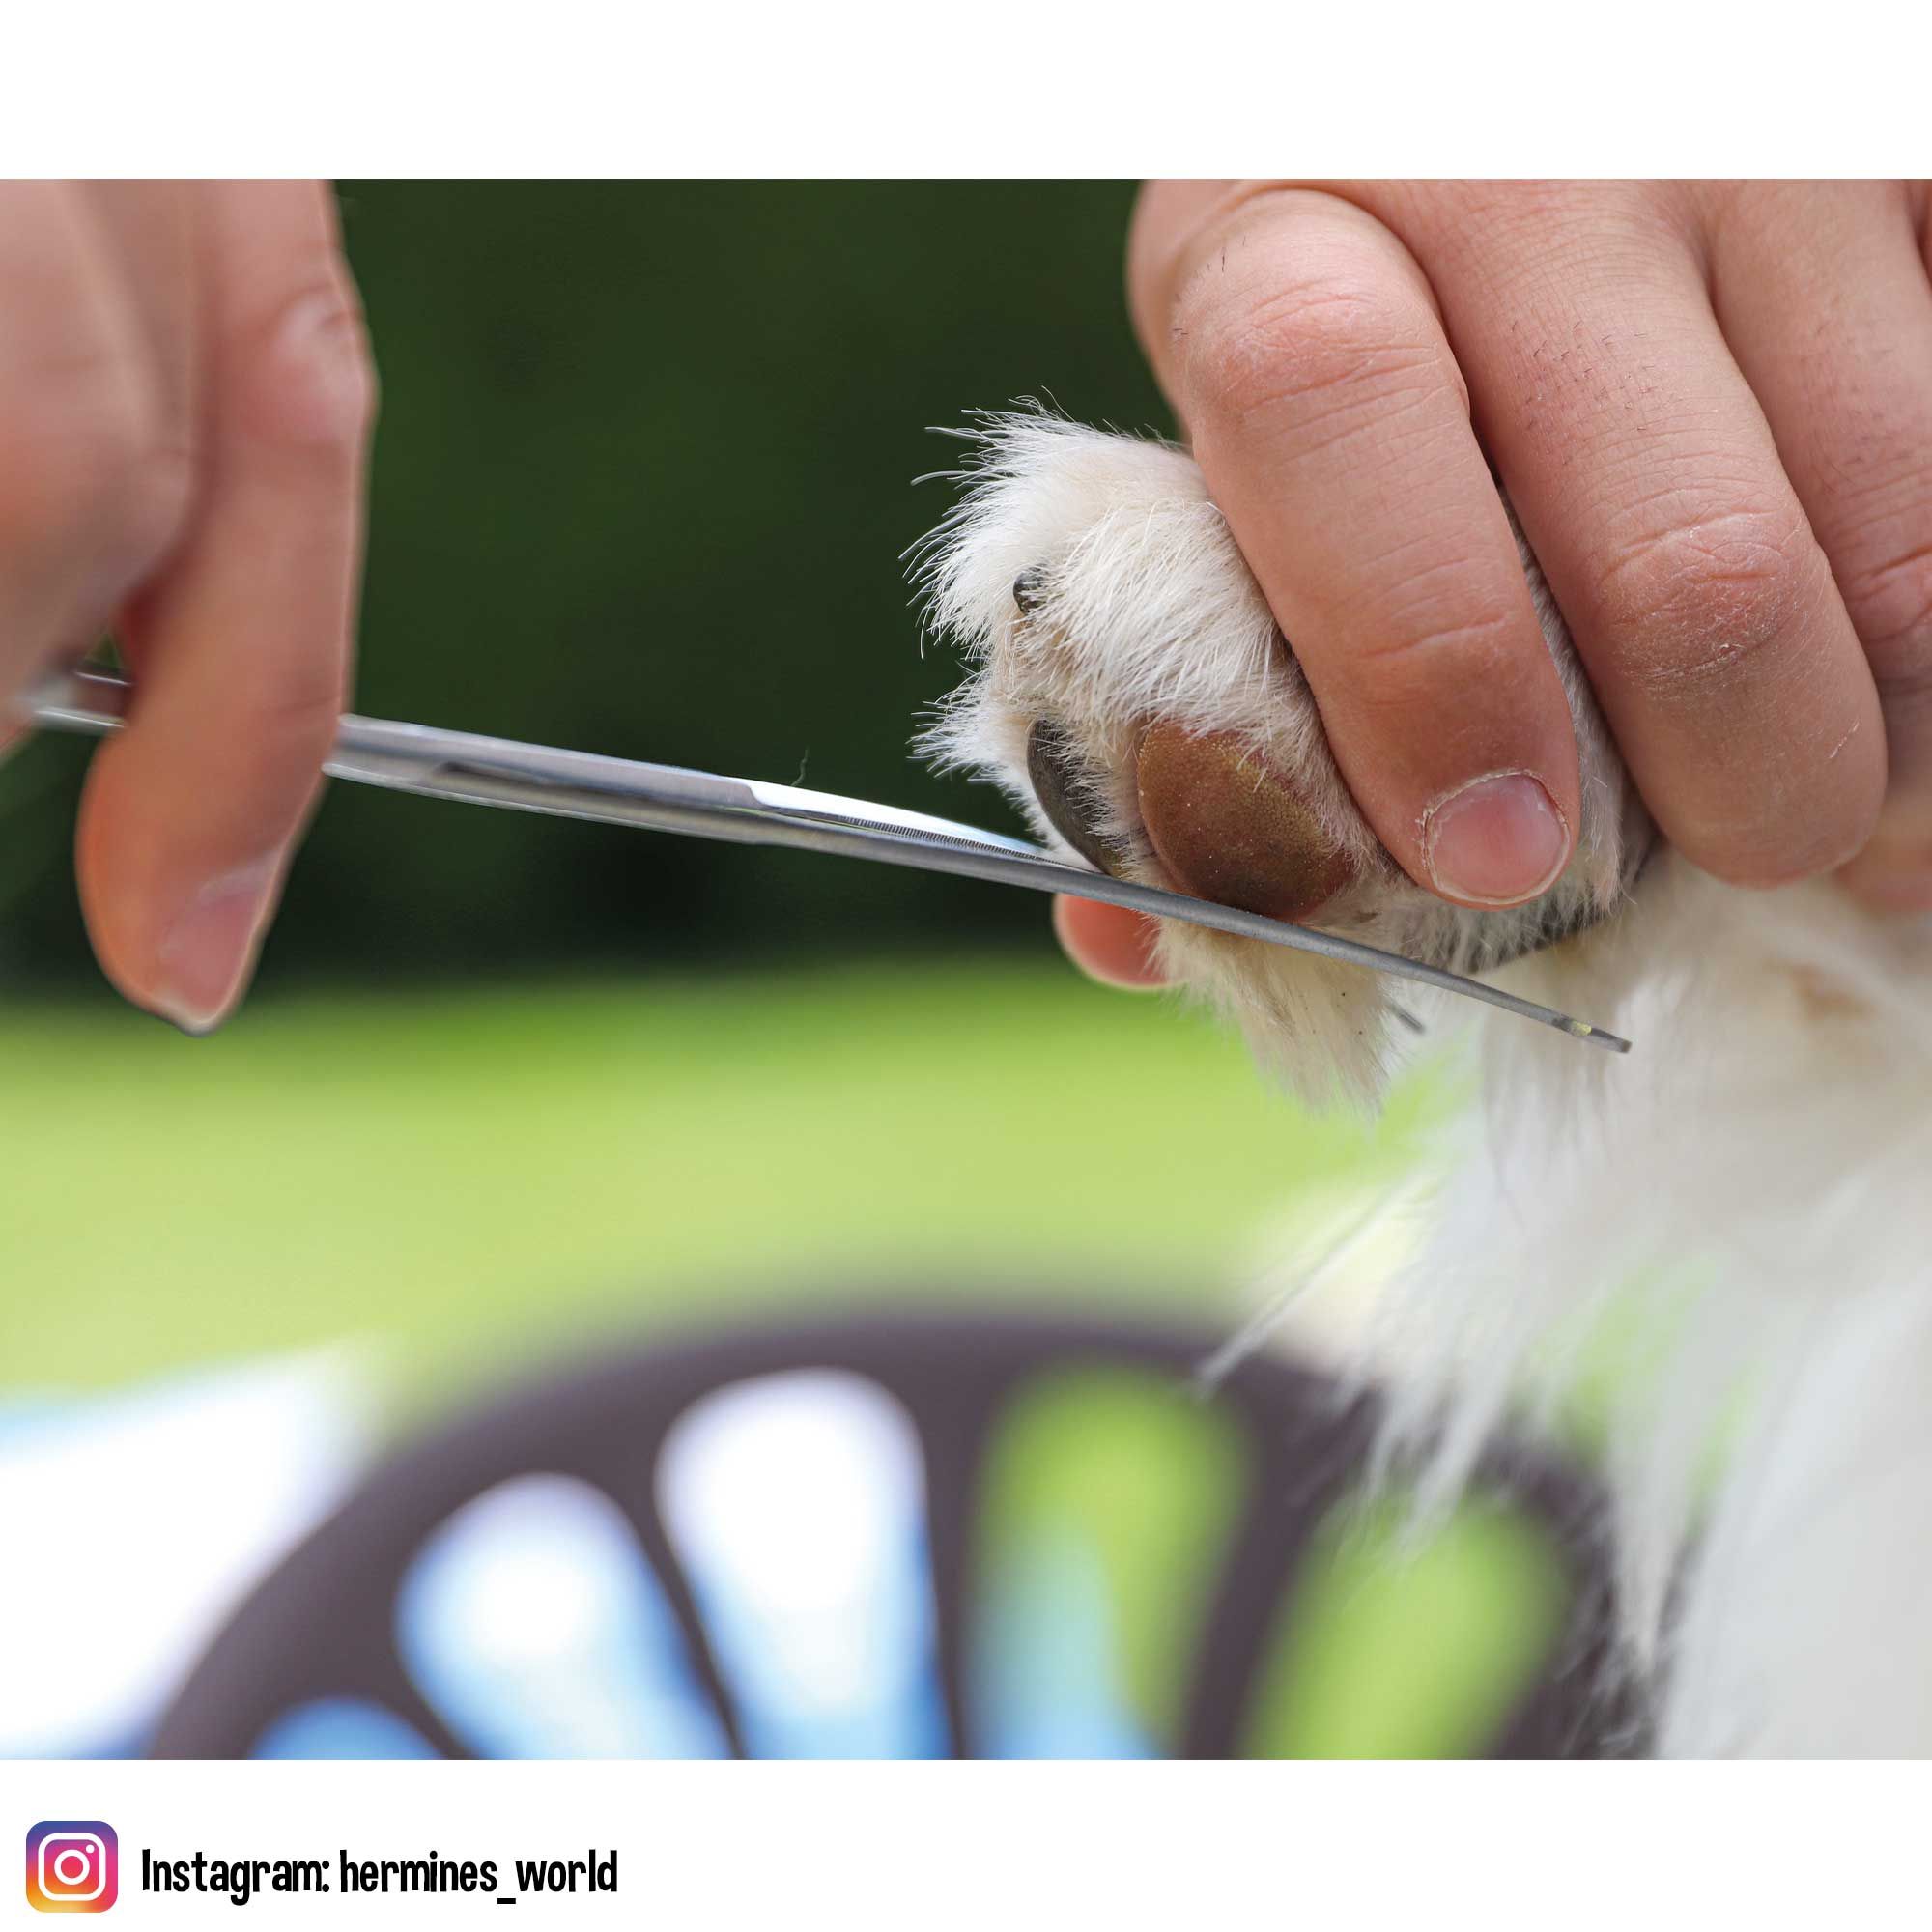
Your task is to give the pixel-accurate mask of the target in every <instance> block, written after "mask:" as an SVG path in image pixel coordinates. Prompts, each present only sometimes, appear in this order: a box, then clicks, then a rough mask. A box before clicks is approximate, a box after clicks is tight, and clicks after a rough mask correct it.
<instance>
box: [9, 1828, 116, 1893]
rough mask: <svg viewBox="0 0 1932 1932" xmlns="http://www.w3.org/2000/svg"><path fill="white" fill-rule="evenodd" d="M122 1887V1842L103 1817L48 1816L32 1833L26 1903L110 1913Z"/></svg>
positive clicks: (28, 1838)
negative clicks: (105, 1823) (50, 1817)
mask: <svg viewBox="0 0 1932 1932" xmlns="http://www.w3.org/2000/svg"><path fill="white" fill-rule="evenodd" d="M120 1889H121V1843H120V1840H119V1839H118V1838H116V1837H115V1835H114V1827H113V1826H112V1825H103V1824H102V1823H101V1822H100V1820H99V1818H53V1819H47V1820H43V1822H42V1823H41V1824H38V1825H36V1826H35V1827H34V1828H33V1830H32V1831H30V1832H29V1833H27V1903H28V1904H29V1905H31V1906H32V1907H33V1908H34V1910H35V1911H36V1912H105V1911H106V1910H107V1908H108V1907H109V1906H110V1905H112V1904H113V1903H114V1900H115V1896H116V1894H117V1893H118V1892H119V1891H120Z"/></svg>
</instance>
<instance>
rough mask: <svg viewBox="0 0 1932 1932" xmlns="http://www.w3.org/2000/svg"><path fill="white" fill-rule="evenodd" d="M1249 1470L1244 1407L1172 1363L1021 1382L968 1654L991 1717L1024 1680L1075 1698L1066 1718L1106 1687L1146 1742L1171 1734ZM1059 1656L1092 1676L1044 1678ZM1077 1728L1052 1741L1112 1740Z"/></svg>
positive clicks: (1009, 1422) (1109, 1706) (1058, 1665)
mask: <svg viewBox="0 0 1932 1932" xmlns="http://www.w3.org/2000/svg"><path fill="white" fill-rule="evenodd" d="M1248 1478H1249V1458H1248V1453H1247V1450H1246V1448H1245V1446H1244V1444H1243V1443H1242V1441H1241V1439H1240V1437H1239V1435H1238V1434H1237V1432H1236V1426H1235V1424H1234V1423H1233V1422H1232V1420H1231V1419H1230V1418H1229V1417H1228V1416H1227V1415H1226V1414H1224V1413H1221V1412H1219V1411H1216V1410H1215V1409H1213V1408H1210V1407H1209V1406H1207V1405H1206V1404H1204V1403H1202V1402H1200V1401H1198V1400H1196V1399H1195V1398H1194V1397H1193V1396H1192V1395H1191V1394H1190V1393H1189V1392H1188V1391H1187V1390H1186V1389H1184V1388H1182V1387H1180V1386H1179V1385H1178V1384H1176V1383H1175V1382H1173V1381H1171V1380H1168V1379H1166V1378H1161V1377H1158V1376H1154V1375H1151V1374H1147V1373H1143V1372H1140V1371H1136V1370H1131V1369H1118V1368H1098V1367H1096V1368H1093V1369H1080V1370H1073V1371H1068V1372H1065V1373H1061V1374H1057V1375H1053V1376H1050V1377H1047V1378H1042V1379H1041V1380H1039V1381H1037V1382H1035V1383H1033V1384H1031V1385H1030V1386H1028V1387H1027V1388H1026V1390H1025V1391H1024V1392H1023V1393H1021V1394H1020V1395H1018V1396H1017V1397H1015V1398H1014V1400H1013V1401H1012V1403H1011V1405H1010V1406H1009V1409H1008V1411H1007V1413H1006V1414H1005V1415H1004V1416H1003V1417H1002V1418H1001V1421H1000V1423H999V1426H998V1433H997V1435H996V1437H995V1440H994V1443H993V1446H992V1449H991V1451H990V1453H989V1456H988V1461H987V1467H986V1471H985V1475H984V1478H983V1482H984V1489H983V1491H982V1500H981V1507H980V1515H979V1521H978V1550H977V1558H978V1560H977V1562H976V1565H975V1570H974V1576H975V1579H976V1597H975V1611H976V1615H975V1624H974V1631H973V1636H972V1639H971V1641H972V1643H973V1645H974V1649H973V1653H972V1657H971V1662H970V1664H969V1669H970V1671H971V1681H972V1685H973V1690H974V1693H975V1695H976V1698H978V1699H979V1700H980V1707H981V1709H982V1711H988V1712H989V1713H990V1718H991V1721H992V1723H993V1725H994V1727H995V1728H1006V1729H1010V1726H1008V1725H1006V1724H1005V1723H1004V1722H1003V1718H1004V1716H1005V1715H1006V1714H1003V1713H1002V1711H1001V1710H1000V1709H999V1708H998V1707H1000V1706H1002V1705H1003V1704H1009V1703H1010V1699H1011V1697H1012V1696H1013V1694H1014V1693H1015V1692H1016V1691H1018V1692H1027V1691H1037V1692H1038V1693H1039V1694H1040V1695H1041V1696H1043V1697H1046V1698H1049V1699H1050V1698H1052V1697H1053V1696H1055V1695H1059V1696H1061V1697H1063V1698H1065V1700H1066V1701H1067V1705H1068V1710H1069V1717H1068V1721H1069V1722H1070V1721H1072V1719H1073V1718H1074V1717H1075V1716H1077V1714H1076V1713H1073V1712H1072V1711H1071V1708H1070V1707H1071V1705H1072V1704H1073V1703H1075V1702H1079V1701H1082V1699H1083V1693H1097V1695H1094V1694H1085V1696H1084V1701H1085V1702H1086V1704H1087V1705H1088V1707H1089V1708H1088V1716H1089V1717H1090V1718H1093V1719H1098V1718H1099V1717H1100V1716H1102V1715H1104V1713H1103V1712H1102V1711H1101V1710H1099V1709H1096V1708H1094V1707H1095V1706H1104V1707H1105V1709H1106V1710H1107V1711H1111V1712H1112V1713H1113V1714H1115V1715H1116V1716H1117V1717H1118V1718H1119V1719H1124V1720H1125V1724H1124V1729H1126V1730H1130V1731H1137V1732H1138V1733H1139V1734H1140V1741H1141V1744H1142V1746H1143V1748H1144V1750H1146V1751H1149V1752H1151V1753H1152V1754H1156V1755H1158V1754H1163V1753H1164V1752H1165V1751H1167V1750H1168V1749H1170V1748H1171V1747H1172V1746H1173V1744H1174V1742H1175V1739H1176V1734H1177V1731H1178V1728H1179V1719H1180V1715H1181V1705H1182V1699H1183V1698H1184V1696H1185V1694H1186V1690H1187V1685H1188V1681H1189V1678H1190V1676H1191V1674H1192V1669H1193V1663H1194V1657H1195V1651H1196V1646H1197V1642H1198V1639H1199V1634H1200V1630H1201V1624H1202V1619H1203V1618H1204V1616H1205V1615H1206V1613H1207V1610H1208V1597H1209V1593H1210V1592H1211V1590H1212V1588H1213V1585H1214V1582H1215V1579H1216V1577H1218V1575H1219V1573H1220V1567H1221V1552H1222V1549H1223V1548H1224V1546H1225V1544H1226V1542H1227V1539H1228V1536H1229V1533H1230V1531H1231V1530H1232V1528H1233V1526H1234V1523H1235V1520H1236V1517H1237V1515H1238V1514H1239V1511H1240V1509H1241V1506H1242V1503H1243V1501H1244V1499H1245V1494H1246V1491H1247V1488H1248ZM1063 1668H1064V1669H1065V1670H1067V1671H1076V1670H1077V1671H1078V1672H1080V1673H1081V1674H1082V1676H1083V1677H1085V1678H1087V1679H1089V1680H1090V1681H1089V1682H1088V1683H1087V1684H1086V1685H1085V1686H1084V1687H1083V1686H1069V1685H1066V1684H1065V1683H1064V1682H1063V1683H1059V1684H1053V1683H1042V1682H1040V1681H1039V1680H1040V1678H1041V1676H1042V1674H1043V1673H1045V1672H1049V1671H1058V1670H1061V1669H1063ZM1041 1735H1042V1738H1044V1735H1045V1734H1044V1733H1042V1734H1041ZM1067 1735H1068V1734H1066V1733H1063V1734H1061V1736H1060V1738H1059V1739H1058V1740H1056V1747H1055V1749H1054V1752H1053V1754H1055V1755H1059V1754H1062V1752H1063V1751H1064V1750H1065V1749H1080V1750H1081V1754H1090V1753H1091V1754H1103V1752H1102V1749H1101V1747H1100V1746H1099V1745H1098V1744H1097V1743H1096V1744H1094V1745H1090V1746H1088V1747H1085V1748H1084V1749H1082V1748H1081V1747H1078V1746H1076V1745H1072V1744H1069V1743H1068V1742H1067V1741H1066V1739H1067ZM1122 1742H1124V1740H1122ZM994 1743H995V1747H997V1746H998V1741H997V1740H995V1741H994ZM1043 1748H1044V1745H1042V1749H1043ZM1028 1754H1033V1753H1028ZM1104 1754H1120V1753H1117V1752H1111V1751H1110V1752H1105V1753H1104Z"/></svg>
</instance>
